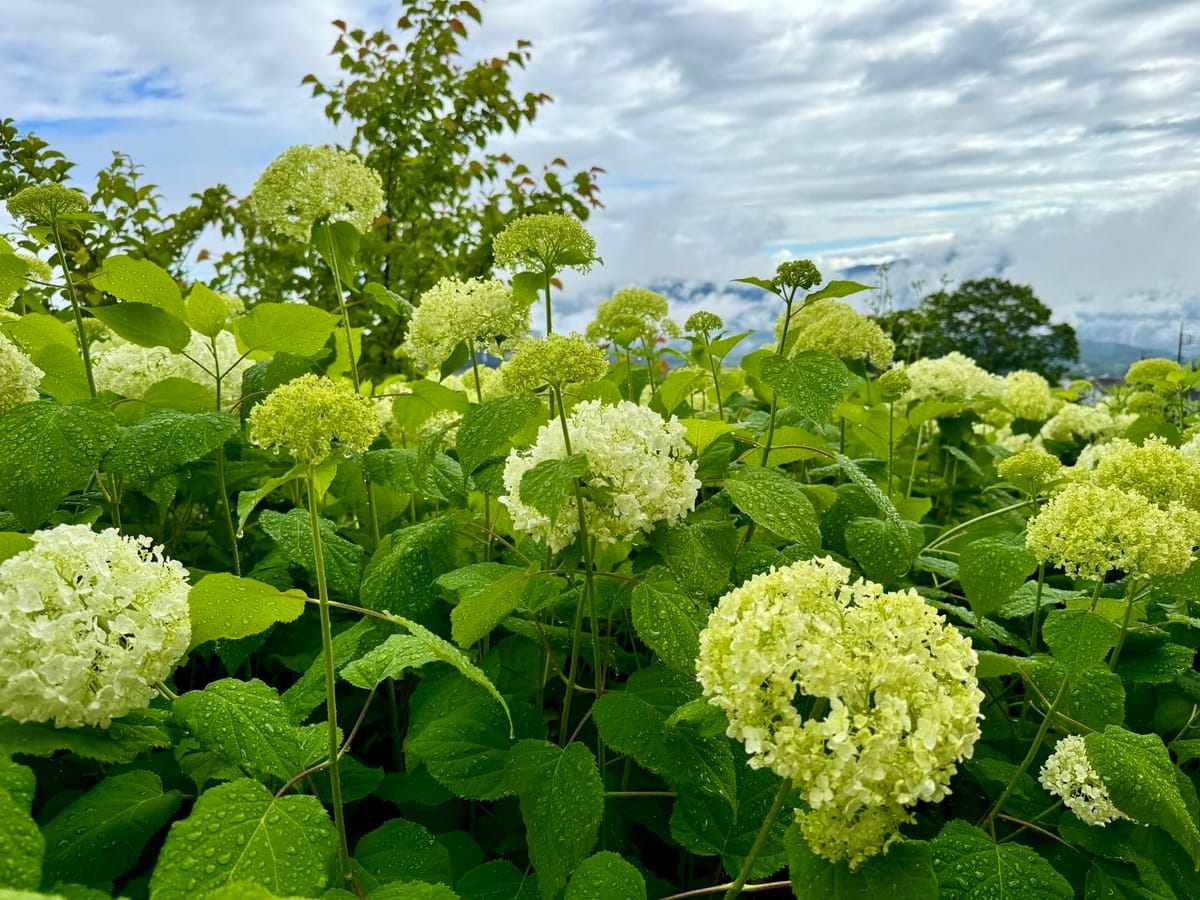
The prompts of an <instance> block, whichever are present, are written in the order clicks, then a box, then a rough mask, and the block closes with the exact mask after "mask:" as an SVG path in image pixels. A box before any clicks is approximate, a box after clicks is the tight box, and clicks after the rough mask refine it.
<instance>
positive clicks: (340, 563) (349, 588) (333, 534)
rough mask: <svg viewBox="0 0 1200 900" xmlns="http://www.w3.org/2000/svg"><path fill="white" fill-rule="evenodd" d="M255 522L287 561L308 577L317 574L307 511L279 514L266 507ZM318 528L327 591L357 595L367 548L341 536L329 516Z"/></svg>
mask: <svg viewBox="0 0 1200 900" xmlns="http://www.w3.org/2000/svg"><path fill="white" fill-rule="evenodd" d="M258 521H259V524H260V525H262V528H263V531H265V532H266V533H267V534H268V535H270V536H271V539H272V540H274V541H275V543H276V544H277V545H278V546H279V550H280V552H281V553H283V555H284V556H285V557H287V559H288V561H289V562H292V563H295V564H296V565H298V566H302V567H303V568H304V569H305V571H307V572H308V573H309V575H310V576H312V577H313V578H315V577H316V570H317V557H316V555H315V554H314V552H313V545H312V526H311V524H310V522H309V515H308V510H305V509H289V510H288V511H287V512H286V513H278V512H275V511H274V510H270V509H267V510H263V512H262V513H261V514H260V515H259V517H258ZM319 527H320V529H321V549H322V551H323V553H322V555H323V556H324V558H325V576H326V578H328V579H329V590H330V591H331V592H332V593H334V594H340V595H342V596H343V597H350V598H354V597H357V596H358V583H359V581H360V580H361V578H362V567H363V560H364V558H365V557H366V551H364V550H363V548H362V547H360V546H358V544H352V543H351V542H350V541H348V540H346V539H345V538H344V537H342V536H340V535H339V534H338V533H337V530H336V529H335V527H334V524H333V523H332V522H330V521H329V520H328V519H321V520H320V526H319Z"/></svg>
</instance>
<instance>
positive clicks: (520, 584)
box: [450, 571, 538, 647]
mask: <svg viewBox="0 0 1200 900" xmlns="http://www.w3.org/2000/svg"><path fill="white" fill-rule="evenodd" d="M537 580H538V579H536V578H534V577H533V576H531V575H529V574H528V573H526V572H523V571H518V572H510V573H508V574H507V575H505V576H503V577H502V578H500V579H499V580H498V581H494V582H492V583H491V584H489V585H488V586H487V587H485V588H484V589H483V590H481V591H478V592H475V593H471V594H469V595H467V596H465V597H463V598H462V599H461V600H459V601H458V604H457V605H456V606H455V607H454V609H452V610H451V611H450V636H451V637H453V638H454V643H456V644H458V646H460V647H470V646H471V645H472V644H474V643H475V642H476V641H478V640H481V639H482V638H484V637H486V636H487V635H489V634H491V632H492V629H493V628H495V627H496V625H498V624H499V623H500V622H501V621H502V620H503V619H504V618H505V617H506V616H507V615H508V614H509V613H511V612H512V611H513V610H515V609H518V608H520V606H521V605H522V599H523V597H524V594H525V590H526V587H527V586H528V585H529V583H530V582H536V581H537Z"/></svg>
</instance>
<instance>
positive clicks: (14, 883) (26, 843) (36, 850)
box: [0, 788, 46, 891]
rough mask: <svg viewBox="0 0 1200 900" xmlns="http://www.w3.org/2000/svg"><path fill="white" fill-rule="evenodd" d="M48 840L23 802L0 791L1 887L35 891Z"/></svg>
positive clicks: (39, 881) (39, 880)
mask: <svg viewBox="0 0 1200 900" xmlns="http://www.w3.org/2000/svg"><path fill="white" fill-rule="evenodd" d="M45 849H46V841H45V839H44V838H43V837H42V833H41V832H40V831H39V830H38V827H37V823H36V822H34V821H33V816H31V815H30V814H29V810H28V809H27V808H26V807H25V805H24V803H23V802H18V801H17V799H16V798H14V797H13V795H12V794H10V793H9V792H8V791H7V790H5V789H4V788H0V885H3V886H5V887H9V888H13V889H17V890H29V891H36V890H37V888H38V885H39V884H40V883H41V880H42V855H43V853H44V851H45Z"/></svg>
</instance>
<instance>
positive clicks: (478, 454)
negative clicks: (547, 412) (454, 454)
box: [455, 397, 542, 474]
mask: <svg viewBox="0 0 1200 900" xmlns="http://www.w3.org/2000/svg"><path fill="white" fill-rule="evenodd" d="M541 409H542V404H541V402H540V401H539V400H538V399H537V398H536V397H499V398H497V399H496V400H489V401H487V402H486V403H482V404H479V405H478V406H472V407H471V408H470V409H469V410H468V411H467V413H466V415H464V416H463V420H462V424H460V425H459V426H458V437H457V439H456V440H455V447H456V449H457V450H458V461H459V462H460V463H461V464H462V467H463V469H464V470H465V471H466V472H467V473H468V474H469V473H471V472H474V471H475V470H476V469H477V468H479V466H480V464H481V463H483V462H484V461H485V460H486V459H488V458H489V457H491V456H493V455H495V454H497V453H502V452H505V451H506V450H507V449H508V447H509V445H510V439H511V438H512V436H513V435H514V434H516V433H517V432H518V431H520V430H521V429H522V428H523V427H524V425H525V423H526V422H528V421H529V420H530V419H531V418H533V417H534V416H536V415H537V414H538V413H539V412H540V411H541Z"/></svg>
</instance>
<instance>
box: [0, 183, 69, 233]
mask: <svg viewBox="0 0 1200 900" xmlns="http://www.w3.org/2000/svg"><path fill="white" fill-rule="evenodd" d="M7 205H8V212H9V214H10V215H11V216H12V217H13V218H14V219H20V220H22V221H24V222H28V223H29V224H31V225H47V226H53V225H54V224H55V223H56V222H57V221H58V219H59V218H60V217H62V216H66V215H70V214H72V213H83V212H87V211H88V200H87V197H85V196H84V194H83V191H79V190H76V189H75V188H69V187H67V186H66V185H62V184H54V183H51V184H35V185H33V186H32V187H27V188H23V189H22V190H20V191H17V193H15V194H13V195H12V196H11V197H9V198H8V203H7Z"/></svg>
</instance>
